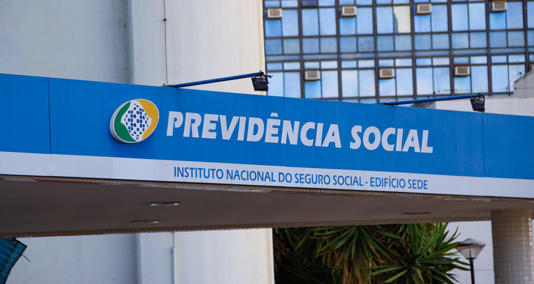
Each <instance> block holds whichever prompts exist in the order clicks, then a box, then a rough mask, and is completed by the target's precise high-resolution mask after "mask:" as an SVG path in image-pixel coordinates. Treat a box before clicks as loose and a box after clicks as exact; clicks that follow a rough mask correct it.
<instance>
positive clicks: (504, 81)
mask: <svg viewBox="0 0 534 284" xmlns="http://www.w3.org/2000/svg"><path fill="white" fill-rule="evenodd" d="M491 77H492V78H491V85H492V86H493V91H494V92H508V66H506V65H492V66H491Z"/></svg>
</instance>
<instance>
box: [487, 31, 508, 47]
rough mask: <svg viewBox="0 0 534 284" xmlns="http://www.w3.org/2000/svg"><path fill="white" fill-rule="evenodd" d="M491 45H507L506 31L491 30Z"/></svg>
mask: <svg viewBox="0 0 534 284" xmlns="http://www.w3.org/2000/svg"><path fill="white" fill-rule="evenodd" d="M490 46H491V47H506V32H491V33H490Z"/></svg>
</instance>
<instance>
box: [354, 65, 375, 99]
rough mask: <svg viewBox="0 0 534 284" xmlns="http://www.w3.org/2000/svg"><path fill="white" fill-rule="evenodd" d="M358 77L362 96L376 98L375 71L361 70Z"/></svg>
mask: <svg viewBox="0 0 534 284" xmlns="http://www.w3.org/2000/svg"><path fill="white" fill-rule="evenodd" d="M358 77H359V79H360V96H364V97H367V96H374V95H375V72H374V70H359V71H358Z"/></svg>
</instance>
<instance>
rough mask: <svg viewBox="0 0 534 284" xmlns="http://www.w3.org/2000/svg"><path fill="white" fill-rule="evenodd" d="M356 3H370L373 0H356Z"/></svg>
mask: <svg viewBox="0 0 534 284" xmlns="http://www.w3.org/2000/svg"><path fill="white" fill-rule="evenodd" d="M356 4H358V5H371V4H373V0H356Z"/></svg>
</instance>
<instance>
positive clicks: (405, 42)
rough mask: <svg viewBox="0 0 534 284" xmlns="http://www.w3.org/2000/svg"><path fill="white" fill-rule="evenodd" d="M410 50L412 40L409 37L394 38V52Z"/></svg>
mask: <svg viewBox="0 0 534 284" xmlns="http://www.w3.org/2000/svg"><path fill="white" fill-rule="evenodd" d="M410 49H412V38H411V36H409V35H398V36H395V50H399V51H401V50H410Z"/></svg>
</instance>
